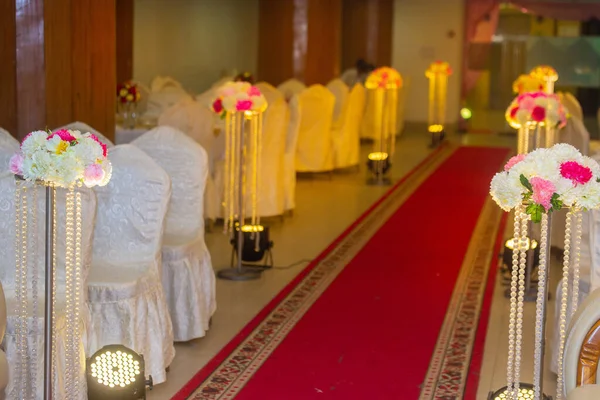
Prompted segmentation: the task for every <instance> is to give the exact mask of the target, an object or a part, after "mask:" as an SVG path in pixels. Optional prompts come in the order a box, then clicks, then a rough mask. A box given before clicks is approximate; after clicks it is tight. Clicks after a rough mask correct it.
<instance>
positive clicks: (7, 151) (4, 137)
mask: <svg viewBox="0 0 600 400" xmlns="http://www.w3.org/2000/svg"><path fill="white" fill-rule="evenodd" d="M19 147H20V144H19V141H18V140H17V139H15V138H14V137H12V135H11V134H10V133H8V131H7V130H4V129H2V128H0V173H2V172H6V171H8V167H9V165H8V164H9V162H10V158H11V157H12V156H13V154H15V153H16V152H17V151H19Z"/></svg>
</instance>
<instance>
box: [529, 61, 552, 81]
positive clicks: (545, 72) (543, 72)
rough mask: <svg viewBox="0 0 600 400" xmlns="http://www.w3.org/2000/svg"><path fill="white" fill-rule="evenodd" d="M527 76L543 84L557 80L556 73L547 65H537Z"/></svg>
mask: <svg viewBox="0 0 600 400" xmlns="http://www.w3.org/2000/svg"><path fill="white" fill-rule="evenodd" d="M529 74H530V75H531V76H532V77H534V78H536V79H539V80H541V81H544V82H546V81H550V82H556V81H557V80H558V72H556V70H555V69H554V68H552V67H551V66H549V65H539V66H537V67H535V68H534V69H532V70H531V72H530V73H529Z"/></svg>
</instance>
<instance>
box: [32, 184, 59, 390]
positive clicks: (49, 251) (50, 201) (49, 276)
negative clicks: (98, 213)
mask: <svg viewBox="0 0 600 400" xmlns="http://www.w3.org/2000/svg"><path fill="white" fill-rule="evenodd" d="M54 191H55V189H54V187H52V186H46V298H45V301H46V303H45V310H44V400H52V385H53V383H54V382H53V381H52V379H53V375H52V340H53V338H52V331H53V329H52V322H53V321H52V307H53V306H54V304H52V292H53V289H54V288H53V284H54V257H53V254H54V235H53V232H54ZM34 207H37V204H34Z"/></svg>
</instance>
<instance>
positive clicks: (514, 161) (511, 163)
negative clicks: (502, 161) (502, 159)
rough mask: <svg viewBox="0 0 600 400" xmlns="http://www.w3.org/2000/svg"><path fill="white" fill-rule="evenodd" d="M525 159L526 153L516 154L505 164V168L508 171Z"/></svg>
mask: <svg viewBox="0 0 600 400" xmlns="http://www.w3.org/2000/svg"><path fill="white" fill-rule="evenodd" d="M524 159H525V154H519V155H516V156H514V157H511V159H510V160H508V162H507V163H506V165H505V166H504V170H505V171H508V170H509V169H511V168H512V167H514V166H515V165H516V164H517V163H520V162H521V161H523V160H524Z"/></svg>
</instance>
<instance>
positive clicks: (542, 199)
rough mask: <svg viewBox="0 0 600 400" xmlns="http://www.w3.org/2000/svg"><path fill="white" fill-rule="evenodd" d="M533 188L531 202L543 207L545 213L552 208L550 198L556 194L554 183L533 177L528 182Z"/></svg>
mask: <svg viewBox="0 0 600 400" xmlns="http://www.w3.org/2000/svg"><path fill="white" fill-rule="evenodd" d="M529 183H531V187H532V188H533V197H532V198H533V202H534V203H536V204H539V205H541V206H543V207H544V208H545V209H546V211H548V210H549V209H550V208H552V203H551V202H550V200H552V196H553V195H554V192H556V187H555V186H554V183H552V182H550V181H547V180H546V179H543V178H540V177H537V176H536V177H533V178H531V179H530V180H529Z"/></svg>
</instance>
